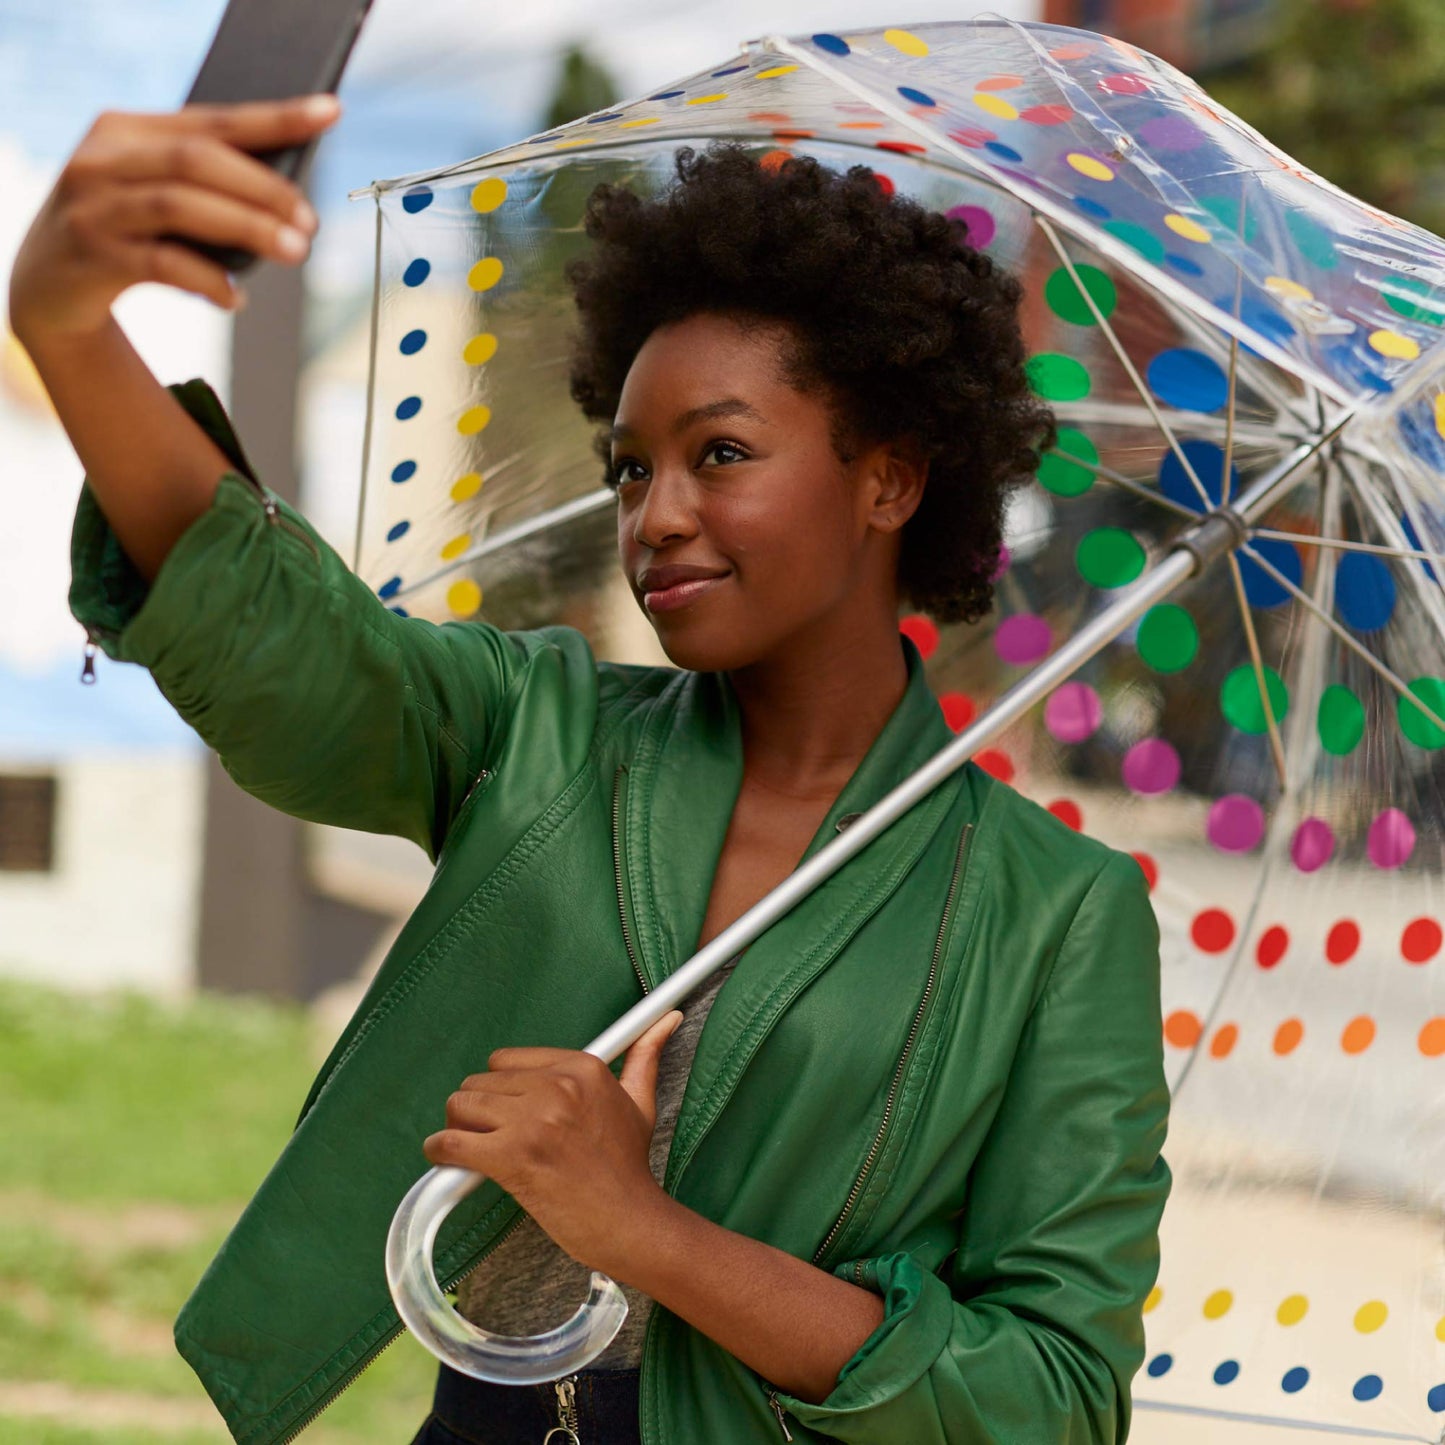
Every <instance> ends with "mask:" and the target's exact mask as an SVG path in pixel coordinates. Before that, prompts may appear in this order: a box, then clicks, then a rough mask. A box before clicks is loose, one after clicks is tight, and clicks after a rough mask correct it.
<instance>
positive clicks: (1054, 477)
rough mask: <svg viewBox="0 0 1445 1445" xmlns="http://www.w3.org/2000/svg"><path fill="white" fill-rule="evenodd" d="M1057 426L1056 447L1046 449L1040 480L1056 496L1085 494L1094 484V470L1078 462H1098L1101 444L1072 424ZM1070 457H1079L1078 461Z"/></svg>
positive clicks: (1094, 464) (1095, 464) (1039, 471)
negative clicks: (1049, 449) (1047, 450)
mask: <svg viewBox="0 0 1445 1445" xmlns="http://www.w3.org/2000/svg"><path fill="white" fill-rule="evenodd" d="M1058 430H1059V437H1058V441H1057V442H1056V443H1055V445H1054V450H1053V451H1051V452H1046V453H1045V454H1044V456H1043V457H1042V458H1041V459H1040V461H1039V470H1038V478H1039V482H1040V483H1041V484H1042V485H1043V486H1044V487H1045V488H1046V489H1047V490H1048V491H1050V492H1052V493H1053V494H1054V495H1055V496H1056V497H1078V496H1082V495H1083V494H1084V493H1085V492H1087V491H1088V490H1089V488H1090V487H1091V486H1093V484H1094V473H1093V472H1092V471H1091V470H1090V468H1089V467H1088V466H1081V465H1080V464H1079V462H1080V461H1081V462H1088V463H1090V464H1091V465H1092V466H1098V464H1099V452H1098V448H1097V447H1095V445H1094V444H1093V442H1091V441H1090V440H1089V438H1088V437H1086V436H1085V435H1084V434H1083V432H1081V431H1077V430H1076V429H1075V428H1073V427H1071V426H1061V427H1060V428H1059V429H1058ZM1060 453H1063V454H1064V455H1060ZM1069 457H1078V458H1079V461H1070V460H1068V458H1069Z"/></svg>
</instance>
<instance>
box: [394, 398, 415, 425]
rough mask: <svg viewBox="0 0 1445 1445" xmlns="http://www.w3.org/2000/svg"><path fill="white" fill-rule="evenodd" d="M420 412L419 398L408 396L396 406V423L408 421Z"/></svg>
mask: <svg viewBox="0 0 1445 1445" xmlns="http://www.w3.org/2000/svg"><path fill="white" fill-rule="evenodd" d="M420 410H421V397H419V396H409V397H406V398H405V399H404V400H402V401H399V402H397V404H396V419H397V421H410V420H411V419H412V417H414V416H415V415H416V414H417V412H419V411H420Z"/></svg>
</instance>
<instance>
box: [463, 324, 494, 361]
mask: <svg viewBox="0 0 1445 1445" xmlns="http://www.w3.org/2000/svg"><path fill="white" fill-rule="evenodd" d="M496 354H497V338H496V337H495V336H493V335H492V333H491V332H490V331H483V332H480V333H479V334H478V335H476V336H474V337H472V339H471V340H470V341H468V342H467V344H466V345H465V346H464V347H462V360H463V361H465V362H466V364H467V365H468V366H482V365H484V364H485V363H486V362H488V361H490V360H491V359H492V358H493V357H494V356H495V355H496Z"/></svg>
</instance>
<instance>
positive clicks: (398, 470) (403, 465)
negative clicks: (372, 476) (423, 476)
mask: <svg viewBox="0 0 1445 1445" xmlns="http://www.w3.org/2000/svg"><path fill="white" fill-rule="evenodd" d="M414 476H416V463H415V462H411V461H407V462H398V463H397V464H396V465H395V466H394V467H393V468H392V469H391V479H392V481H394V482H409V481H411V479H412V478H413V477H414Z"/></svg>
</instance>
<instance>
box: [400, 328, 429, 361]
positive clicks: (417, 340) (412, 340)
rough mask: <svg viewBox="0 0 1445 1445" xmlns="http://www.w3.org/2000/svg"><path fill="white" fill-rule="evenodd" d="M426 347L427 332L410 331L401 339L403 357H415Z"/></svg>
mask: <svg viewBox="0 0 1445 1445" xmlns="http://www.w3.org/2000/svg"><path fill="white" fill-rule="evenodd" d="M425 345H426V332H425V331H408V332H407V333H406V335H405V336H403V337H402V338H401V354H402V355H403V356H415V355H416V354H417V352H418V351H420V350H421V349H422V347H423V346H425Z"/></svg>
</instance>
